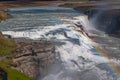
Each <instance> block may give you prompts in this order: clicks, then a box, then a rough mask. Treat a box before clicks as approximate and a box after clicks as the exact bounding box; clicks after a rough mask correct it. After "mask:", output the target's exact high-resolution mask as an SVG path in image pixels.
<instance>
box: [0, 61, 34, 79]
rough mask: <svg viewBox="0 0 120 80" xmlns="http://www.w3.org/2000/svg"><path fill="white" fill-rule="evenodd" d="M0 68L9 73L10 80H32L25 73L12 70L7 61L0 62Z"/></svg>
mask: <svg viewBox="0 0 120 80" xmlns="http://www.w3.org/2000/svg"><path fill="white" fill-rule="evenodd" d="M0 67H1V68H2V69H3V70H4V71H5V72H7V75H8V80H32V78H29V77H27V76H26V75H24V74H23V73H21V72H18V71H17V70H14V69H11V68H10V67H9V66H8V62H6V61H0Z"/></svg>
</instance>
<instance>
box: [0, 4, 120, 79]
mask: <svg viewBox="0 0 120 80" xmlns="http://www.w3.org/2000/svg"><path fill="white" fill-rule="evenodd" d="M8 13H9V14H11V15H12V16H13V17H12V18H10V19H7V20H6V21H3V22H1V23H0V30H1V31H2V33H3V34H8V35H11V36H12V37H14V38H18V37H24V38H30V39H41V38H43V39H47V40H50V41H51V42H53V43H54V44H55V46H56V50H55V51H56V55H57V56H56V58H58V59H59V60H60V64H57V65H54V66H53V68H52V69H51V70H50V71H49V72H48V74H47V75H46V76H44V77H42V78H41V77H40V78H39V80H119V77H117V75H116V73H115V71H114V70H112V68H111V67H110V65H109V60H108V59H106V58H105V57H104V56H102V55H100V54H101V53H100V52H98V51H96V49H95V48H94V45H93V42H92V40H91V39H89V38H88V37H87V36H85V35H83V34H81V33H79V32H78V31H76V30H75V29H74V27H76V26H75V25H74V23H81V24H82V25H83V26H84V27H85V28H86V31H88V32H89V30H90V29H93V28H92V27H91V25H90V24H89V21H88V20H87V17H86V15H84V14H81V13H79V12H77V11H75V10H74V9H72V8H60V7H57V6H37V7H34V6H32V7H19V8H11V9H10V10H9V11H8Z"/></svg>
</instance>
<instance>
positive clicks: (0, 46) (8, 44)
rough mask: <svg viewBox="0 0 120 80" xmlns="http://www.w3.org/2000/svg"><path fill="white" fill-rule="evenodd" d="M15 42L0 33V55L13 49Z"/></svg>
mask: <svg viewBox="0 0 120 80" xmlns="http://www.w3.org/2000/svg"><path fill="white" fill-rule="evenodd" d="M15 46H16V45H15V43H14V41H12V40H10V39H6V38H4V37H3V36H2V34H1V33H0V55H6V54H9V53H11V52H12V51H14V50H15Z"/></svg>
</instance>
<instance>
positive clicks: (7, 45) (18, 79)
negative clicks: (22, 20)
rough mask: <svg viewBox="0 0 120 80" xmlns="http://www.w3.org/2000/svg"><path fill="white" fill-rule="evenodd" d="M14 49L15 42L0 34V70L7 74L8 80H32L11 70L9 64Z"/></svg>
mask: <svg viewBox="0 0 120 80" xmlns="http://www.w3.org/2000/svg"><path fill="white" fill-rule="evenodd" d="M15 47H16V44H15V42H14V41H12V40H10V39H7V38H4V37H3V35H2V33H1V32H0V68H2V69H3V70H4V71H5V72H6V73H7V75H8V80H32V78H29V77H28V76H26V75H25V74H23V73H21V72H19V71H17V70H15V69H12V68H11V64H12V63H13V62H12V51H14V50H15ZM0 80H1V75H0ZM2 80H3V79H2Z"/></svg>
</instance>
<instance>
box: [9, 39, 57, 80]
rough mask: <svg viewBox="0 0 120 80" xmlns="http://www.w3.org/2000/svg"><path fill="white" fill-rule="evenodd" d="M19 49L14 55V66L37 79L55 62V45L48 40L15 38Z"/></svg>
mask: <svg viewBox="0 0 120 80" xmlns="http://www.w3.org/2000/svg"><path fill="white" fill-rule="evenodd" d="M15 42H16V43H17V46H18V47H17V49H16V51H15V52H14V55H13V63H12V64H11V65H12V66H13V68H15V69H17V70H18V71H20V72H22V73H24V74H26V75H28V76H30V77H32V78H34V79H36V78H38V77H39V76H40V75H41V73H42V72H43V71H44V69H46V68H47V67H48V66H50V65H51V64H53V63H55V61H56V60H55V46H54V45H53V44H52V43H51V42H49V41H46V40H30V39H15Z"/></svg>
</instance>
